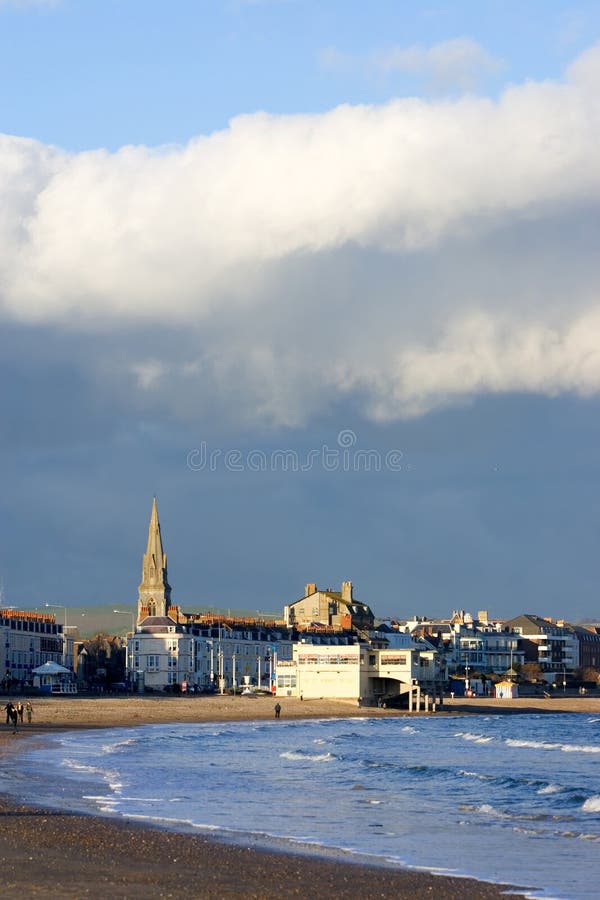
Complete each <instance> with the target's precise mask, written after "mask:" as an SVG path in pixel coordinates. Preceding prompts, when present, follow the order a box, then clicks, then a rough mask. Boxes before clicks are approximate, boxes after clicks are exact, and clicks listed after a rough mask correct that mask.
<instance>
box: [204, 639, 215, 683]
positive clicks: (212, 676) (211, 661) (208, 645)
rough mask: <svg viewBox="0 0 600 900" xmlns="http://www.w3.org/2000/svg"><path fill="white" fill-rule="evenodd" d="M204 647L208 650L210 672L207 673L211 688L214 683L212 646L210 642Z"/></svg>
mask: <svg viewBox="0 0 600 900" xmlns="http://www.w3.org/2000/svg"><path fill="white" fill-rule="evenodd" d="M206 646H207V647H208V648H209V650H210V672H209V681H210V685H211V687H212V686H213V685H214V683H215V665H214V646H213V642H212V641H207V642H206Z"/></svg>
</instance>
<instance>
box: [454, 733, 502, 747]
mask: <svg viewBox="0 0 600 900" xmlns="http://www.w3.org/2000/svg"><path fill="white" fill-rule="evenodd" d="M454 737H459V738H462V739H463V741H472V742H473V743H474V744H489V743H490V742H491V741H493V738H492V737H488V736H486V735H485V734H473V733H472V732H470V731H457V732H456V734H455V735H454Z"/></svg>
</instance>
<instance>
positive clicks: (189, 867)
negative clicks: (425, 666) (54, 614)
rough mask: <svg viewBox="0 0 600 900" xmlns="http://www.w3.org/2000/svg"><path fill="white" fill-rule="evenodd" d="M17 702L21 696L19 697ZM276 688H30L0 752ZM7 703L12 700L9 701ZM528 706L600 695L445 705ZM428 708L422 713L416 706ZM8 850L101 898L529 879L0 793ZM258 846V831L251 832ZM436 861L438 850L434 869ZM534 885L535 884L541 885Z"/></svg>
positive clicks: (228, 711)
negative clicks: (300, 845)
mask: <svg viewBox="0 0 600 900" xmlns="http://www.w3.org/2000/svg"><path fill="white" fill-rule="evenodd" d="M12 699H13V700H15V699H18V698H12ZM272 701H273V698H270V697H264V698H263V697H255V698H242V697H227V696H223V697H220V696H214V697H193V698H180V697H173V698H165V697H160V696H157V697H148V696H147V695H146V696H144V695H142V696H133V697H115V698H112V697H106V696H104V697H102V696H100V697H93V698H88V697H69V698H64V699H63V698H55V697H49V698H41V697H40V698H32V702H33V704H34V718H33V722H32V724H31V725H27V723H25V724H24V725H21V726H19V727H18V729H17V733H16V734H13V730H12V728H11V727H7V726H6V725H4V724H2V725H0V756H1V755H2V754H3V753H12V752H14V751H15V750H16V751H17V752H18V750H20V749H24V747H25V746H26V742H27V737H28V735H34V734H35V735H44V734H46V735H48V737H50V736H51V735H52V734H53V733H59V732H64V731H75V730H78V729H95V728H118V727H135V726H140V725H147V724H159V723H161V724H164V723H170V722H178V723H179V722H210V721H215V722H216V721H236V720H238V721H241V720H246V721H247V720H252V719H260V718H272V717H273V715H274V713H273V705H274V704H273V702H272ZM5 702H6V699H5V700H3V703H2V705H4V703H5ZM280 703H281V705H282V719H294V718H302V719H307V718H332V717H335V718H340V717H343V718H346V717H348V718H353V717H363V718H364V717H365V716H369V717H371V716H372V717H377V718H405V717H411V716H410V715H409V714H408V713H406V712H405V711H401V710H379V709H366V708H361V707H357V706H356V705H355V704H351V703H347V702H344V701H321V700H319V701H306V700H305V701H299V700H296V699H291V698H289V699H288V698H285V699H283V700H280ZM510 712H513V713H523V712H555V713H564V712H584V713H598V714H600V699H598V700H595V699H589V698H585V699H583V698H563V699H562V700H557V699H554V698H553V699H552V700H537V699H529V698H523V699H521V700H514V701H505V700H503V701H497V700H489V699H473V700H463V699H460V700H458V699H454V700H453V701H452V700H450V701H448V703H447V705H446V704H445V708H444V711H443V712H438V713H436V714H435V715H446V716H455V715H458V716H461V715H468V714H482V713H483V714H487V715H490V714H491V715H495V714H498V713H510ZM415 715H416V716H419V715H423V713H420V714H413V715H412V717H414V716H415ZM0 817H2V819H3V820H4V821H3V828H2V829H1V831H0V854H1V856H2V860H3V874H4V886H5V889H10V890H11V891H12V890H18V891H19V892H20V893H21V895H22V896H24V897H29V896H36V897H48V898H50V897H55V896H56V895H57V892H59V891H60V894H61V896H64V897H73V898H80V897H92V898H93V897H100V896H105V894H106V893H107V892H110V893H111V894H112V896H113V897H121V898H138V897H140V898H141V897H145V898H147V897H149V896H150V897H174V898H177V897H182V898H183V897H210V898H213V897H214V898H217V897H219V898H220V897H248V898H267V897H275V896H277V897H301V896H306V894H307V886H310V887H309V891H310V895H311V897H314V898H326V897H331V896H334V897H336V898H337V897H340V898H351V897H356V896H361V897H363V898H370V897H373V898H375V897H379V898H381V897H383V898H392V897H395V898H404V897H406V898H408V897H413V898H421V897H423V898H424V897H431V896H435V897H439V898H448V900H453V898H457V900H458V898H464V900H478V898H481V900H497V898H500V897H501V896H506V895H507V892H508V893H510V894H512V895H515V894H518V895H521V896H523V895H524V893H525V890H524V889H523V888H518V887H511V886H509V885H505V884H495V883H492V882H481V881H476V880H474V879H472V878H469V877H459V876H453V875H447V874H439V875H438V874H434V872H433V871H431V872H425V871H422V870H420V869H418V870H417V869H411V868H399V867H386V866H385V864H379V863H373V864H371V863H368V862H365V861H364V860H358V861H355V860H354V859H352V858H351V857H349V856H345V855H344V854H343V853H342V854H341V855H340V857H339V858H333V856H329V855H311V854H310V849H309V848H308V847H307V848H306V849H302V850H300V849H299V850H298V852H296V851H290V850H288V849H287V848H286V849H280V848H276V849H271V848H270V849H263V848H261V847H259V846H244V845H243V844H238V843H230V842H228V841H226V840H220V839H219V838H216V837H215V838H213V837H206V836H205V835H198V834H190V833H185V832H176V831H168V830H165V829H162V828H160V827H155V826H151V825H147V824H145V823H144V824H140V823H137V822H135V821H133V820H127V819H113V818H110V817H102V816H94V815H84V814H77V813H68V812H62V811H56V810H44V809H38V808H35V807H31V806H23V805H20V804H19V803H18V801H15V800H14V799H9V798H8V797H7V796H6V795H5V794H4V792H3V791H2V792H1V795H0ZM248 843H249V844H250V843H251V842H250V840H249V841H248ZM434 869H435V859H434V858H432V870H434ZM533 889H534V888H531V890H533Z"/></svg>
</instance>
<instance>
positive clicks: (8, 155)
mask: <svg viewBox="0 0 600 900" xmlns="http://www.w3.org/2000/svg"><path fill="white" fill-rule="evenodd" d="M599 87H600V49H599V48H592V49H590V50H589V51H588V52H587V53H585V54H584V55H583V56H582V57H580V58H579V59H578V60H576V61H575V62H574V63H573V65H572V66H571V67H570V68H569V69H568V70H567V72H566V73H565V77H564V79H563V80H562V81H560V82H544V83H533V82H531V83H526V84H522V85H512V86H508V87H507V88H506V90H505V91H504V93H503V94H502V95H501V96H500V97H499V98H498V99H497V100H496V101H492V100H490V99H486V98H480V97H474V96H465V97H463V98H461V99H459V100H454V101H444V102H440V101H436V102H433V101H432V102H426V101H423V100H419V99H403V100H396V101H394V102H391V103H388V104H386V105H383V106H361V107H350V106H342V107H339V108H337V109H334V110H332V111H330V112H328V113H326V114H323V115H295V116H272V115H267V114H262V113H257V114H255V115H248V116H242V117H239V118H237V119H234V120H233V121H232V122H231V124H230V127H229V128H228V129H227V130H225V131H222V132H218V133H215V134H213V135H210V136H207V137H199V138H197V139H195V140H193V141H191V142H190V143H189V144H188V145H186V146H184V147H179V146H173V147H161V148H158V149H149V148H146V147H124V148H122V149H121V150H120V151H118V152H116V153H108V152H105V151H103V150H98V151H94V152H85V153H79V154H69V153H66V152H63V151H62V150H60V149H59V148H53V147H47V146H43V145H41V144H39V143H36V142H35V141H32V140H28V139H24V138H19V137H10V136H4V137H3V138H1V139H0V240H1V245H2V252H1V256H0V303H1V309H2V315H3V316H4V317H5V319H8V320H11V321H13V322H20V323H28V324H30V325H31V326H34V325H35V326H37V327H40V326H42V327H46V326H52V327H54V328H56V327H58V328H60V329H69V330H73V329H79V330H80V331H81V332H86V333H88V334H89V333H90V332H92V333H96V334H101V335H104V338H103V340H104V341H105V342H106V341H109V340H110V336H111V335H114V334H115V333H116V332H119V333H121V334H125V333H132V334H133V333H134V332H135V329H136V328H137V329H139V328H144V329H146V330H152V329H162V330H163V332H165V333H166V332H167V331H168V332H170V334H171V335H172V336H174V335H180V336H181V340H176V339H175V338H173V339H172V340H165V342H164V344H163V345H162V346H160V345H159V348H158V352H153V353H152V354H150V355H148V356H145V355H144V354H143V353H142V352H141V350H140V345H139V343H138V344H137V346H136V345H135V344H134V343H133V342H132V350H131V353H130V354H123V356H122V359H121V362H120V363H119V364H120V365H121V366H122V369H123V377H126V378H127V379H128V382H127V383H128V384H129V385H130V386H131V390H132V391H137V392H139V394H140V395H143V394H148V393H149V392H150V393H152V394H156V395H157V394H160V392H161V391H164V392H165V393H170V394H171V395H172V394H173V392H174V390H175V389H176V391H177V394H178V397H179V398H180V399H179V403H180V404H181V407H182V409H183V408H185V407H186V406H187V407H189V408H191V407H196V408H199V406H201V405H202V402H204V401H203V400H202V394H203V391H204V392H206V391H207V390H210V393H211V397H214V394H215V392H216V393H222V394H223V395H224V396H225V395H228V396H231V395H232V394H235V395H236V397H237V398H238V399H239V403H240V407H241V408H243V410H244V414H245V415H247V416H249V417H250V418H252V417H254V418H257V419H261V418H264V417H267V418H270V419H271V420H273V421H275V422H276V423H280V424H282V423H284V424H296V423H298V422H300V421H302V420H306V419H307V418H308V417H310V416H311V415H312V414H314V413H316V412H318V411H319V410H320V409H322V407H323V405H324V404H327V403H330V402H334V401H335V399H336V398H339V397H340V396H348V395H352V396H357V397H360V402H361V403H362V404H363V406H364V409H365V410H366V412H367V413H368V414H369V415H371V416H372V417H374V418H377V419H382V418H383V419H390V418H395V417H401V416H407V415H418V414H420V413H422V412H424V411H427V410H429V409H432V408H434V407H436V406H440V405H444V404H447V403H455V402H457V401H462V400H464V399H465V398H468V397H471V396H474V395H476V394H479V393H482V392H504V391H533V392H541V393H545V394H556V393H559V392H561V391H578V392H582V393H588V394H589V393H594V392H597V391H598V389H599V388H600V356H599V353H598V351H597V350H596V348H597V347H599V346H600V341H599V338H600V297H599V296H598V289H597V284H598V264H597V262H596V260H597V256H598V254H597V246H598V244H597V238H598V224H597V222H598V206H599V201H600V165H599V163H598V159H597V147H598V145H599V143H600V101H599V99H598V97H599V96H600V95H599V91H598V88H599ZM125 358H126V359H127V361H126V362H125V361H124V359H125ZM91 364H92V363H91ZM99 368H100V369H101V368H102V367H101V366H100V367H99ZM110 368H111V370H112V371H113V372H114V366H112V367H110ZM186 398H187V401H186Z"/></svg>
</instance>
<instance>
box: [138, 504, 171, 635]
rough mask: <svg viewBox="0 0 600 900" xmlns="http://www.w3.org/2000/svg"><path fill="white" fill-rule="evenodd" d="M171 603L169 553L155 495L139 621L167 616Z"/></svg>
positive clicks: (144, 567)
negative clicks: (164, 549) (149, 617)
mask: <svg viewBox="0 0 600 900" xmlns="http://www.w3.org/2000/svg"><path fill="white" fill-rule="evenodd" d="M170 605H171V585H170V584H169V581H168V578H167V554H166V553H165V552H164V551H163V545H162V535H161V533H160V522H159V520H158V506H157V504H156V497H154V500H153V501H152V512H151V514H150V525H149V527H148V545H147V547H146V552H145V553H144V557H143V560H142V580H141V583H140V586H139V593H138V621H141V620H142V619H144V618H146V616H166V615H167V613H168V610H169V606H170Z"/></svg>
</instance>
